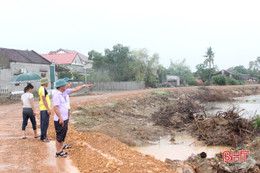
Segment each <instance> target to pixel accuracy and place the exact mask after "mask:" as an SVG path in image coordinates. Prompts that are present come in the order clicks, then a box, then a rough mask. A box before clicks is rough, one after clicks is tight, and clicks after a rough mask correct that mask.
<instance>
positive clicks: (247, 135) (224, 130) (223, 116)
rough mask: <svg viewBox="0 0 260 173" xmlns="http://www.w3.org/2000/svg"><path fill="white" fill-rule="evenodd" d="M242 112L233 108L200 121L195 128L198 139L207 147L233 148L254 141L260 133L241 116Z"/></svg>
mask: <svg viewBox="0 0 260 173" xmlns="http://www.w3.org/2000/svg"><path fill="white" fill-rule="evenodd" d="M242 111H243V110H239V109H237V108H235V107H232V108H229V109H228V110H227V111H224V112H223V111H221V112H218V113H217V114H216V116H215V117H211V118H205V119H201V120H198V121H197V125H196V126H194V128H195V129H196V133H197V135H198V137H199V138H200V139H202V140H205V141H206V144H207V145H227V146H233V147H238V146H241V145H243V144H245V143H247V142H249V141H252V140H253V139H254V138H255V137H256V136H259V135H260V131H259V129H256V128H254V127H253V126H252V124H251V121H249V120H248V119H245V118H242V117H241V116H240V113H241V112H242Z"/></svg>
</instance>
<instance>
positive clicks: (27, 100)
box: [21, 84, 38, 139]
mask: <svg viewBox="0 0 260 173" xmlns="http://www.w3.org/2000/svg"><path fill="white" fill-rule="evenodd" d="M33 88H34V87H33V85H31V84H28V85H27V86H26V87H25V88H24V94H23V95H22V96H21V104H22V106H23V125H22V131H23V137H22V139H26V138H27V137H26V136H25V128H26V126H27V123H28V119H30V120H31V123H32V127H33V131H34V138H38V135H37V129H36V119H35V115H36V111H35V108H34V103H33V94H32V92H33Z"/></svg>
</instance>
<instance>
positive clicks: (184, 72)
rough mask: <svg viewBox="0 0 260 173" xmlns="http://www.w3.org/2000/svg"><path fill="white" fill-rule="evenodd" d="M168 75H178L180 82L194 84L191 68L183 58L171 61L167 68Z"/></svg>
mask: <svg viewBox="0 0 260 173" xmlns="http://www.w3.org/2000/svg"><path fill="white" fill-rule="evenodd" d="M168 74H169V75H176V76H179V77H180V83H181V84H183V85H185V84H189V85H195V84H196V81H195V77H194V76H193V74H192V72H191V69H190V67H189V66H188V65H186V61H185V59H183V60H181V61H179V60H178V61H175V62H174V63H173V62H171V64H170V67H169V69H168Z"/></svg>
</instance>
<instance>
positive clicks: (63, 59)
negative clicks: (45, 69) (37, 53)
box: [42, 53, 77, 64]
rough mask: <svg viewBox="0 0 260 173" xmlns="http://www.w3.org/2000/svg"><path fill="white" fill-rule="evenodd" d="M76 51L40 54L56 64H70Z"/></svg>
mask: <svg viewBox="0 0 260 173" xmlns="http://www.w3.org/2000/svg"><path fill="white" fill-rule="evenodd" d="M76 55H77V53H61V54H42V56H43V57H44V58H46V59H47V60H49V61H50V62H53V61H54V62H55V63H56V64H72V62H73V61H74V59H75V57H76Z"/></svg>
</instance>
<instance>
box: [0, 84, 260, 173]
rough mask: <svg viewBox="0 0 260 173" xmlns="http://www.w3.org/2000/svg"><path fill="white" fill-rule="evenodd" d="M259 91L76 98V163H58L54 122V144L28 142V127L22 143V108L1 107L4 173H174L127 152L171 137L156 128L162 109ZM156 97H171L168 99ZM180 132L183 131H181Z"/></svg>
mask: <svg viewBox="0 0 260 173" xmlns="http://www.w3.org/2000/svg"><path fill="white" fill-rule="evenodd" d="M259 88H260V85H251V86H225V87H185V88H164V89H145V90H137V91H121V92H112V93H105V94H101V95H91V96H80V97H72V98H71V104H72V107H73V110H72V119H71V121H70V126H69V133H68V136H67V139H66V143H69V144H71V145H72V146H73V147H72V149H70V150H68V152H69V153H70V156H69V158H67V159H66V160H70V159H71V160H72V162H65V161H64V160H61V159H56V158H55V157H54V154H55V153H54V152H53V146H52V145H54V143H53V142H54V141H55V132H54V127H53V122H52V118H53V116H51V117H52V118H51V120H50V127H49V131H48V136H49V137H51V138H52V142H51V143H49V144H46V143H42V142H40V140H39V139H34V138H32V137H30V136H32V130H31V129H30V128H31V126H30V125H29V126H28V127H27V134H28V136H29V139H26V140H22V139H21V138H20V137H21V130H20V129H21V123H22V115H21V111H22V108H21V106H20V105H19V104H11V105H5V106H0V169H1V172H26V173H27V172H66V169H65V171H64V167H65V168H69V169H68V170H67V172H70V168H73V166H75V167H76V168H77V169H78V170H79V171H80V172H174V170H173V169H171V168H169V166H168V165H167V164H166V163H164V162H161V161H159V160H157V159H155V158H154V157H152V156H148V155H143V154H141V153H139V152H137V151H135V150H133V149H131V148H130V147H129V146H128V145H142V144H144V143H149V142H150V141H153V140H156V139H158V136H162V135H164V134H169V133H172V130H171V128H169V127H165V126H164V125H161V124H157V125H156V122H157V119H156V118H154V117H153V116H152V115H153V114H155V113H156V112H158V111H159V110H160V109H161V107H165V106H167V105H168V104H169V103H174V102H176V100H175V99H179V100H182V103H183V104H184V105H185V100H189V99H188V98H189V97H194V98H203V99H204V100H205V101H215V100H216V99H215V97H219V93H220V92H221V93H223V94H221V95H222V97H221V99H223V100H226V99H230V97H235V96H243V95H250V94H256V93H258V92H259ZM209 90H210V91H209ZM155 91H170V94H169V95H168V94H162V93H160V92H159V93H160V94H158V92H157V93H154V92H155ZM209 92H212V94H213V95H214V97H212V95H210V97H208V96H205V94H204V96H203V97H201V95H202V94H203V93H209ZM166 93H168V92H166ZM169 96H170V97H169ZM223 96H224V97H223ZM35 104H36V105H37V104H38V103H35ZM196 104H198V103H196ZM195 107H196V106H195ZM196 110H197V109H196ZM192 112H193V111H192ZM188 114H189V113H188ZM188 114H187V115H188ZM199 114H200V113H199ZM38 119H39V117H38ZM86 119H87V121H86ZM37 123H38V124H39V121H38V122H37ZM29 124H30V123H29ZM183 124H185V123H183ZM38 127H39V125H38ZM178 129H180V130H182V126H180V127H179V128H178ZM102 133H103V134H102ZM105 134H107V135H105ZM119 134H120V135H119ZM117 139H118V140H117ZM120 141H122V142H124V143H125V144H123V143H122V142H120ZM126 144H128V145H126ZM50 146H51V147H50ZM71 170H73V171H72V172H74V171H75V169H71Z"/></svg>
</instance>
